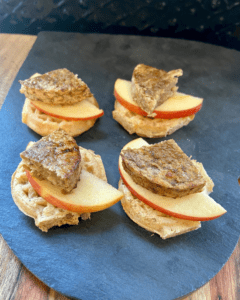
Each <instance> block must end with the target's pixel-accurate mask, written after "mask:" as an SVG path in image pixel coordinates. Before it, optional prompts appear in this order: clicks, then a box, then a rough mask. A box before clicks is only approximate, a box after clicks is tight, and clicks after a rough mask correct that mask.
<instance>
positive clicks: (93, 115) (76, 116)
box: [30, 99, 104, 121]
mask: <svg viewBox="0 0 240 300" xmlns="http://www.w3.org/2000/svg"><path fill="white" fill-rule="evenodd" d="M30 101H31V103H32V104H33V106H34V107H35V108H36V109H38V110H39V111H41V112H43V113H45V114H47V115H49V116H52V117H56V118H59V119H64V120H69V121H80V120H91V119H97V118H100V117H102V116H103V115H104V112H103V110H102V109H99V108H98V107H96V106H95V105H93V104H92V103H91V102H90V101H88V100H87V99H84V100H82V101H81V102H78V103H75V104H72V105H51V104H47V103H44V102H41V101H32V100H30Z"/></svg>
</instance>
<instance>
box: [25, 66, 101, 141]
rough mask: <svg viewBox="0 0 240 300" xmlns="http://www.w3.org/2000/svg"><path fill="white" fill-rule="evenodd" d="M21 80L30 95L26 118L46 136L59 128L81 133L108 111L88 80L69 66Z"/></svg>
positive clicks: (75, 134) (28, 96)
mask: <svg viewBox="0 0 240 300" xmlns="http://www.w3.org/2000/svg"><path fill="white" fill-rule="evenodd" d="M20 83H21V89H20V92H21V93H22V94H24V95H25V96H26V99H25V103H24V106H23V110H22V122H23V123H25V124H26V125H27V126H28V127H30V128H31V129H32V130H34V131H35V132H37V133H38V134H40V135H42V136H46V135H49V134H50V133H52V132H53V131H55V130H57V129H59V128H61V129H64V130H65V131H66V132H67V133H68V134H69V135H71V136H73V137H74V136H78V135H80V134H82V133H83V132H85V131H87V130H88V129H90V128H91V127H92V126H93V125H94V124H95V122H96V120H97V119H98V118H99V117H101V116H103V114H104V112H103V110H102V109H99V105H98V103H97V100H96V99H95V98H94V96H93V94H92V93H91V92H90V89H89V87H88V86H87V85H86V83H84V82H83V81H82V80H81V79H80V78H78V76H77V75H75V74H73V73H72V72H70V71H69V70H67V69H58V70H55V71H51V72H48V73H46V74H43V75H41V74H38V73H36V74H34V75H33V76H31V77H30V78H29V79H26V80H24V81H22V80H20Z"/></svg>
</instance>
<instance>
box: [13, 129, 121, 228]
mask: <svg viewBox="0 0 240 300" xmlns="http://www.w3.org/2000/svg"><path fill="white" fill-rule="evenodd" d="M20 156H21V158H22V161H21V162H20V164H19V166H18V167H17V169H16V171H15V172H14V174H13V176H12V182H11V189H12V197H13V200H14V202H15V203H16V205H17V206H18V208H19V209H20V210H21V211H22V212H23V213H24V214H26V215H28V216H29V217H31V218H33V219H34V220H35V225H36V226H37V227H39V228H40V229H41V230H42V231H48V230H49V229H50V228H51V227H53V226H61V225H63V224H69V225H77V224H78V223H79V218H81V219H82V220H87V219H89V218H90V214H91V213H92V212H97V211H100V210H103V209H106V208H108V207H110V206H112V205H113V204H115V203H117V202H118V201H119V200H120V199H121V198H122V197H123V194H122V192H120V191H119V190H117V189H115V188H114V187H112V186H111V185H109V184H108V183H107V178H106V173H105V169H104V166H103V163H102V160H101V157H100V156H99V155H96V154H95V153H94V152H93V151H92V150H88V149H85V148H83V147H80V146H78V145H77V143H76V141H75V140H74V138H73V137H71V136H70V135H68V134H67V133H66V132H65V131H64V130H62V129H58V130H57V131H54V132H53V133H51V134H50V135H49V136H46V137H43V138H42V139H40V140H39V141H38V142H35V143H33V142H30V143H29V145H28V146H27V149H26V150H25V151H23V152H22V153H21V154H20Z"/></svg>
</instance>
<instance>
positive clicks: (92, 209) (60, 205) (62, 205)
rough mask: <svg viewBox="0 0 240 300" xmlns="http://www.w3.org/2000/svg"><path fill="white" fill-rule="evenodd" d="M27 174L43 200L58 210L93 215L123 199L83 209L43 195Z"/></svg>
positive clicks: (39, 187) (28, 174) (27, 173)
mask: <svg viewBox="0 0 240 300" xmlns="http://www.w3.org/2000/svg"><path fill="white" fill-rule="evenodd" d="M25 172H26V175H27V178H28V181H29V182H30V184H31V186H32V187H33V188H34V190H35V191H36V192H37V193H38V194H39V195H40V196H41V197H42V198H44V199H45V200H46V201H47V202H49V203H50V204H52V205H54V206H56V207H58V208H62V209H65V210H69V211H72V212H77V213H88V212H89V213H92V212H97V211H101V210H104V209H106V208H108V207H110V206H112V205H114V204H116V203H117V202H118V201H119V200H121V198H122V197H119V198H116V199H115V200H114V201H112V202H111V203H109V204H108V205H107V206H103V205H94V206H89V207H86V206H84V207H83V206H80V205H79V204H78V205H74V204H72V203H65V202H63V201H60V200H59V199H56V198H55V197H53V196H52V195H49V194H46V195H43V191H42V188H41V186H40V185H39V184H38V183H37V182H36V181H35V180H34V178H32V176H31V173H30V172H29V171H28V170H25Z"/></svg>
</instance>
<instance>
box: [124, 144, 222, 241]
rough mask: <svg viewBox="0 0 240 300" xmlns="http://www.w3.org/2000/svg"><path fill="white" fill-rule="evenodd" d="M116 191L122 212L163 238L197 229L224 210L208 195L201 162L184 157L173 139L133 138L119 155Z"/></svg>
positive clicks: (209, 185) (209, 188) (210, 184)
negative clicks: (120, 193)
mask: <svg viewBox="0 0 240 300" xmlns="http://www.w3.org/2000/svg"><path fill="white" fill-rule="evenodd" d="M119 172H120V176H121V178H120V181H119V190H120V191H122V192H123V194H124V197H123V198H122V200H121V204H122V206H123V209H124V211H125V212H126V214H127V215H128V216H129V217H130V218H131V219H132V220H133V221H134V222H135V223H137V224H138V225H139V226H141V227H143V228H145V229H147V230H148V231H151V232H154V233H157V234H158V235H160V236H161V237H162V238H163V239H166V238H170V237H174V236H176V235H180V234H183V233H185V232H188V231H192V230H196V229H198V228H200V226H201V223H200V222H201V221H208V220H213V219H216V218H218V217H220V216H222V215H223V214H224V213H226V210H225V209H224V208H223V207H222V206H221V205H220V204H218V203H216V202H215V201H214V200H213V199H212V198H211V197H210V196H209V194H210V193H211V192H212V190H213V186H214V184H213V182H212V180H211V178H210V177H209V176H208V174H207V173H206V171H205V169H204V167H203V165H202V164H201V163H199V162H197V161H195V160H193V159H190V158H189V157H188V156H187V155H186V154H185V153H184V152H183V151H182V149H181V148H180V147H179V146H178V145H177V144H176V142H175V141H174V140H172V139H171V140H167V141H163V142H160V143H157V144H153V145H149V144H148V143H147V142H146V141H144V140H143V139H141V138H139V139H136V140H133V141H131V142H130V143H128V144H127V145H126V146H125V147H124V148H123V149H122V151H121V153H120V157H119Z"/></svg>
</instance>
